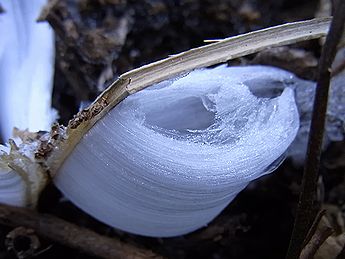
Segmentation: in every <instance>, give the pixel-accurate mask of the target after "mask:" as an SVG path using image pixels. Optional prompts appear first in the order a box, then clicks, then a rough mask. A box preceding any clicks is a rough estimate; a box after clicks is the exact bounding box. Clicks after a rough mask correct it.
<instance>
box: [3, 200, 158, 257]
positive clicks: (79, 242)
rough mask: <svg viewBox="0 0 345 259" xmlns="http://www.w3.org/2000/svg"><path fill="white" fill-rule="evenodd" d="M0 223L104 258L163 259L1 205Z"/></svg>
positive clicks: (50, 218) (58, 221)
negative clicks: (26, 230)
mask: <svg viewBox="0 0 345 259" xmlns="http://www.w3.org/2000/svg"><path fill="white" fill-rule="evenodd" d="M0 224H3V225H8V226H12V227H18V226H24V227H27V228H31V229H34V230H35V232H36V233H37V234H38V235H39V236H42V237H45V238H48V239H51V240H53V241H55V242H57V243H60V244H63V245H66V246H69V247H72V248H75V249H78V250H80V251H83V252H84V253H87V254H90V255H94V256H98V257H103V258H137V259H139V258H161V257H160V256H158V255H156V254H154V253H153V252H151V251H149V250H145V249H142V248H138V247H135V246H133V245H130V244H126V243H123V242H121V241H119V240H117V239H115V238H109V237H105V236H102V235H99V234H97V233H95V232H93V231H91V230H88V229H85V228H82V227H78V226H76V225H74V224H71V223H69V222H66V221H64V220H62V219H60V218H57V217H54V216H51V215H47V214H39V213H36V212H34V211H32V210H29V209H24V208H18V207H13V206H8V205H4V204H0Z"/></svg>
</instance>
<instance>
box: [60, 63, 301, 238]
mask: <svg viewBox="0 0 345 259" xmlns="http://www.w3.org/2000/svg"><path fill="white" fill-rule="evenodd" d="M298 82H299V79H296V78H295V77H294V76H293V75H292V74H291V73H288V72H286V71H283V70H280V69H277V68H272V67H265V66H249V67H231V68H229V67H226V66H219V67H217V68H214V69H203V70H196V71H194V72H191V73H190V74H188V75H187V76H184V77H182V78H178V79H174V80H169V81H165V82H163V83H160V84H157V85H154V86H152V87H150V88H148V89H146V90H143V91H140V92H138V93H136V94H134V95H132V96H130V97H128V98H127V99H125V100H124V101H123V102H121V103H120V104H119V105H118V106H116V107H115V108H114V109H112V110H111V111H110V112H109V113H108V114H107V115H106V116H105V117H104V118H103V119H101V120H100V121H99V122H98V123H97V124H96V125H95V126H94V127H93V128H92V129H91V130H90V131H89V132H88V133H87V134H86V135H85V136H84V137H83V139H82V140H81V141H80V143H79V144H78V145H77V146H76V148H75V150H74V151H73V152H72V154H71V155H70V156H69V157H68V158H67V160H66V161H65V162H64V164H63V166H62V167H61V169H60V171H59V173H58V175H57V177H56V178H55V183H56V185H57V186H58V188H59V189H60V190H61V191H62V192H63V193H64V194H65V195H66V196H67V197H68V198H69V199H70V200H71V201H72V202H74V203H75V204H76V205H77V206H79V207H80V208H82V209H83V210H85V211H86V212H88V213H89V214H91V215H93V216H94V217H96V218H97V219H99V220H100V221H103V222H105V223H107V224H109V225H111V226H114V227H116V228H119V229H121V230H125V231H128V232H131V233H136V234H140V235H144V236H156V237H169V236H177V235H181V234H186V233H189V232H191V231H193V230H196V229H198V228H200V227H203V226H205V225H206V224H207V223H209V222H210V221H211V220H212V219H213V218H214V217H215V216H217V215H218V214H219V213H220V212H221V211H222V210H223V208H224V207H226V206H227V204H229V203H230V202H231V201H232V200H233V199H234V197H235V196H236V195H237V194H238V193H239V192H240V191H241V190H242V189H244V188H245V187H246V186H247V185H248V183H249V182H250V181H251V180H254V179H256V178H258V177H260V176H262V175H264V174H265V173H268V172H270V171H271V170H270V169H271V168H270V165H271V164H273V166H276V164H277V161H279V159H280V158H281V156H282V155H283V154H284V152H285V151H286V149H287V148H288V146H289V145H290V143H291V142H292V141H293V139H294V138H295V136H296V133H297V131H298V128H299V116H298V112H297V107H296V104H295V100H294V91H293V89H292V88H290V87H289V86H291V87H295V86H296V85H297V84H298ZM253 93H255V95H254V94H253ZM258 96H261V97H258ZM262 96H264V97H262ZM272 96H273V97H272Z"/></svg>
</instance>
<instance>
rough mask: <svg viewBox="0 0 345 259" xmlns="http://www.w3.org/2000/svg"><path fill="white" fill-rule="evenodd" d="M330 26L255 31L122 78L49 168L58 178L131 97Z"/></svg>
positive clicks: (72, 127) (319, 22) (325, 21)
mask: <svg viewBox="0 0 345 259" xmlns="http://www.w3.org/2000/svg"><path fill="white" fill-rule="evenodd" d="M329 24H330V18H329V17H326V18H318V19H312V20H307V21H302V22H294V23H287V24H283V25H279V26H274V27H270V28H266V29H262V30H258V31H253V32H249V33H245V34H242V35H238V36H234V37H230V38H226V39H223V40H220V41H217V42H215V43H212V44H208V45H205V46H202V47H199V48H194V49H190V50H188V51H185V52H182V53H180V54H177V55H173V56H170V57H168V58H166V59H163V60H160V61H157V62H153V63H151V64H148V65H145V66H142V67H139V68H137V69H133V70H131V71H129V72H127V73H125V74H123V75H121V76H120V77H119V79H118V80H116V81H115V82H114V83H113V84H112V85H111V86H109V87H108V89H106V90H105V91H104V92H103V93H102V94H101V95H100V96H99V97H98V98H97V99H96V100H95V102H94V103H93V104H92V105H91V106H90V107H88V108H87V109H84V110H83V111H81V112H79V113H78V114H77V115H76V116H75V117H74V119H72V120H71V121H70V123H69V125H68V127H67V140H66V141H64V142H63V143H61V144H60V145H59V148H58V149H56V152H53V153H52V156H51V158H50V159H49V161H47V167H48V168H50V172H51V174H52V175H53V176H54V175H55V173H56V172H57V171H58V169H59V167H60V165H61V164H62V163H63V161H64V160H65V158H66V157H67V156H68V155H69V153H70V152H71V151H72V150H73V149H74V147H75V146H76V145H77V144H78V142H79V140H80V139H81V137H82V136H83V135H84V134H85V133H86V132H87V131H88V130H89V129H90V128H91V127H92V126H93V125H94V124H95V123H96V122H97V121H98V120H99V119H100V118H102V117H103V116H104V115H105V114H106V113H107V112H108V111H109V110H110V109H112V108H113V107H114V106H115V105H117V104H118V103H119V102H121V101H122V100H123V99H124V98H126V97H127V96H128V95H130V94H133V93H136V92H138V91H140V90H142V89H144V88H145V87H147V86H149V85H152V84H155V83H158V82H161V81H163V80H166V79H168V78H172V77H175V76H177V75H180V74H183V73H186V72H190V71H191V70H193V69H196V68H202V67H207V66H210V65H215V64H219V63H222V62H226V61H228V60H230V59H234V58H238V57H241V56H245V55H248V54H252V53H255V52H258V51H260V50H263V49H265V48H269V47H276V46H283V45H288V44H292V43H296V42H300V41H305V40H310V39H316V38H320V37H323V36H325V35H326V33H327V31H328V29H329Z"/></svg>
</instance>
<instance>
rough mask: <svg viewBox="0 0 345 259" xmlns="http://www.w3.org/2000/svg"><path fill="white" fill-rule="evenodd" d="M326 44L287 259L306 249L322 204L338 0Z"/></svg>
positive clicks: (340, 18) (343, 9)
mask: <svg viewBox="0 0 345 259" xmlns="http://www.w3.org/2000/svg"><path fill="white" fill-rule="evenodd" d="M335 10H336V11H335V13H334V18H333V20H332V23H331V26H330V30H329V33H328V34H327V37H326V42H325V44H324V46H323V49H322V53H321V57H320V61H319V69H318V81H317V86H316V93H315V100H314V109H313V116H312V120H311V126H310V134H309V141H308V150H307V158H306V163H305V167H304V173H303V179H302V191H301V194H300V198H299V203H298V208H297V213H296V218H295V224H294V228H293V231H292V237H291V241H290V245H289V249H288V252H287V256H286V258H287V259H297V258H298V257H299V254H300V252H301V249H302V244H303V242H304V240H305V238H306V236H307V233H308V230H309V229H310V226H311V224H312V222H313V221H314V218H315V216H316V213H317V211H318V210H319V204H318V202H317V198H316V190H317V179H318V176H319V166H320V156H321V146H322V139H323V133H324V127H325V120H326V111H327V101H328V91H329V82H330V74H331V65H332V62H333V60H334V57H335V54H336V51H337V45H338V43H339V41H340V39H341V36H342V33H343V31H344V22H345V15H344V13H345V1H338V4H337V6H336V8H335Z"/></svg>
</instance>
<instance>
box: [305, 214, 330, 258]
mask: <svg viewBox="0 0 345 259" xmlns="http://www.w3.org/2000/svg"><path fill="white" fill-rule="evenodd" d="M333 232H334V230H333V229H332V228H331V227H330V225H329V223H328V222H327V220H326V219H325V218H321V220H320V221H319V224H318V226H317V229H316V231H315V233H314V235H313V236H312V237H311V239H310V240H309V242H308V243H307V244H306V246H305V247H304V248H303V250H302V252H301V254H300V256H299V259H309V258H314V255H315V254H316V252H317V250H318V249H319V248H320V246H321V245H322V244H323V243H324V242H325V241H326V239H327V238H328V237H329V236H330V235H332V234H333Z"/></svg>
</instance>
